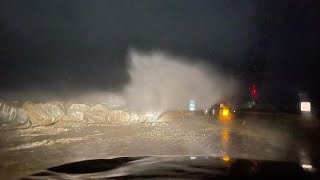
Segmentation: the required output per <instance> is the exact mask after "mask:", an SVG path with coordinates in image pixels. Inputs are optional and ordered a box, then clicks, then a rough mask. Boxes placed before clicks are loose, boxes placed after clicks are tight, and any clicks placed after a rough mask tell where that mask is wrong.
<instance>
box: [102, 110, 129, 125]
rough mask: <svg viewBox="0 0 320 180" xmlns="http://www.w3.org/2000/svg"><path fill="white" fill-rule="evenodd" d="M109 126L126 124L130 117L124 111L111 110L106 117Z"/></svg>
mask: <svg viewBox="0 0 320 180" xmlns="http://www.w3.org/2000/svg"><path fill="white" fill-rule="evenodd" d="M107 119H108V122H109V123H111V124H127V123H128V122H129V121H130V115H129V113H128V112H126V111H124V110H112V111H110V112H109V113H108V116H107Z"/></svg>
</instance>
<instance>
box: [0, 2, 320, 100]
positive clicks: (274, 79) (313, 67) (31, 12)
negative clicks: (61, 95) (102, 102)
mask: <svg viewBox="0 0 320 180" xmlns="http://www.w3.org/2000/svg"><path fill="white" fill-rule="evenodd" d="M319 7H320V4H319V3H318V2H317V1H311V0H310V1H297V0H294V1H292V0H291V1H281V2H278V1H258V2H257V1H241V2H240V1H219V2H218V1H201V2H199V3H196V4H195V3H194V1H139V2H137V1H125V3H123V1H122V2H119V1H52V2H47V1H20V2H18V1H15V2H12V1H5V2H1V3H0V59H1V79H0V91H24V90H27V89H33V88H35V89H40V90H43V91H50V90H52V89H53V88H57V89H56V91H57V92H59V91H62V92H63V91H64V90H65V91H67V90H70V91H72V90H73V89H86V88H97V89H102V90H103V89H105V90H106V91H110V90H112V89H119V88H120V89H121V88H122V87H123V86H124V85H125V84H127V83H128V82H130V78H129V75H128V64H127V59H126V57H127V53H128V50H129V49H130V48H136V49H138V50H145V51H147V52H148V51H152V50H162V51H164V52H168V53H170V54H173V55H178V56H184V57H188V58H190V59H201V60H203V61H204V62H206V63H207V64H209V65H208V66H209V67H210V66H212V68H215V67H217V66H218V67H219V68H220V69H221V70H222V71H224V72H226V73H228V74H232V75H233V76H234V77H235V78H236V79H237V80H238V81H239V82H241V83H242V84H243V87H248V86H249V85H250V84H252V83H255V84H257V86H258V90H259V93H260V95H261V96H264V97H265V98H270V99H271V101H274V102H277V101H283V102H288V99H289V98H292V97H293V96H297V94H298V93H300V92H305V93H307V94H308V96H309V98H310V99H311V101H313V102H316V104H318V103H319V100H320V96H319V94H318V91H319V90H320V88H319V86H318V82H319V80H318V78H317V77H318V76H317V75H316V74H317V73H316V72H317V71H318V69H319V67H320V66H319V63H315V62H316V61H317V60H318V59H319V57H320V53H319V52H318V47H320V36H319V33H320V24H319V22H318V19H319V11H318V9H319ZM54 91H55V90H54Z"/></svg>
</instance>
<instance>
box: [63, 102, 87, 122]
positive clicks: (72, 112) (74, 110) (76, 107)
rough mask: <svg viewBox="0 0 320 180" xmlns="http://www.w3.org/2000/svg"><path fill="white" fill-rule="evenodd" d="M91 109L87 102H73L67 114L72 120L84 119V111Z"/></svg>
mask: <svg viewBox="0 0 320 180" xmlns="http://www.w3.org/2000/svg"><path fill="white" fill-rule="evenodd" d="M88 109H89V106H88V105H86V104H71V105H70V107H69V108H68V110H67V115H68V116H70V117H71V119H72V120H76V121H83V117H84V113H85V112H86V111H87V110H88Z"/></svg>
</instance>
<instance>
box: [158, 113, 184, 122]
mask: <svg viewBox="0 0 320 180" xmlns="http://www.w3.org/2000/svg"><path fill="white" fill-rule="evenodd" d="M184 118H185V115H184V113H183V112H180V111H168V112H165V113H163V114H162V115H160V117H159V119H158V120H157V122H171V121H179V120H183V119H184Z"/></svg>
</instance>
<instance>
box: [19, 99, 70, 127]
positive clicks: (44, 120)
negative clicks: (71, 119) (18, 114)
mask: <svg viewBox="0 0 320 180" xmlns="http://www.w3.org/2000/svg"><path fill="white" fill-rule="evenodd" d="M22 109H24V110H25V111H27V113H28V116H29V119H30V120H31V122H32V126H45V125H50V124H54V123H56V122H57V119H56V117H58V116H60V115H63V114H64V107H63V104H62V103H60V102H48V103H46V104H42V103H32V102H30V101H27V102H25V103H24V104H23V105H22Z"/></svg>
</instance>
